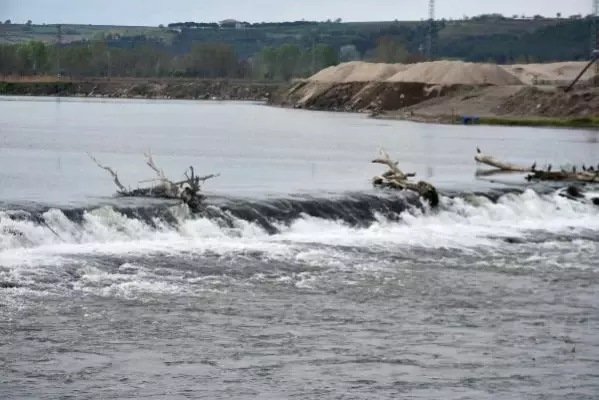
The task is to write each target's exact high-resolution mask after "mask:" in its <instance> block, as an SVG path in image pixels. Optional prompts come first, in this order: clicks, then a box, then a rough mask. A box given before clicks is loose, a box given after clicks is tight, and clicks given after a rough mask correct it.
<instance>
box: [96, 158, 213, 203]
mask: <svg viewBox="0 0 599 400" xmlns="http://www.w3.org/2000/svg"><path fill="white" fill-rule="evenodd" d="M88 156H89V157H90V158H91V159H92V161H93V162H94V163H95V164H96V165H97V166H98V167H100V168H102V169H103V170H105V171H107V172H108V173H109V174H110V175H111V176H112V179H113V181H114V184H115V185H116V186H117V187H118V190H117V195H119V196H123V197H150V198H156V199H171V200H180V201H182V202H183V203H185V204H187V206H188V207H189V208H190V209H191V210H192V211H193V212H197V211H198V210H199V209H200V206H201V203H202V200H203V199H204V195H203V194H202V193H201V186H200V183H203V182H205V181H207V180H208V179H212V178H215V177H217V176H219V175H220V174H211V175H206V176H196V175H195V171H194V168H193V167H192V166H190V167H189V174H188V173H187V171H185V179H184V180H181V181H177V182H173V181H171V180H170V179H168V178H167V177H166V175H165V174H164V171H163V170H162V169H160V168H158V166H157V165H156V164H155V163H154V159H153V158H152V153H151V152H148V153H147V154H144V156H145V157H146V165H147V166H148V167H150V168H151V169H152V170H153V171H154V173H155V174H156V176H157V178H155V179H149V180H145V181H141V182H139V183H148V182H154V185H153V186H150V187H142V188H136V189H131V188H130V187H129V188H127V187H125V185H123V184H122V183H121V181H120V180H119V176H118V174H117V172H116V170H114V169H113V168H111V167H109V166H106V165H103V164H102V163H100V162H99V161H98V160H97V159H96V158H95V157H94V156H92V155H91V154H89V153H88Z"/></svg>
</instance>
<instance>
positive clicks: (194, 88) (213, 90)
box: [0, 78, 287, 101]
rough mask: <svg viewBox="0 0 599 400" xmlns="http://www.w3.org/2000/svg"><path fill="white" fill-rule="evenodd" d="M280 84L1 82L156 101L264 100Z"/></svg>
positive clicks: (36, 90)
mask: <svg viewBox="0 0 599 400" xmlns="http://www.w3.org/2000/svg"><path fill="white" fill-rule="evenodd" d="M286 88H287V86H283V85H282V84H279V83H256V82H251V81H227V80H210V79H205V80H197V79H196V80H179V79H138V78H115V79H84V80H69V81H66V82H63V81H58V82H0V94H3V95H36V96H77V97H116V98H147V99H152V98H157V99H190V100H192V99H193V100H195V99H218V100H253V101H263V100H268V99H270V98H272V97H273V96H274V95H276V94H278V93H279V92H280V91H282V90H284V89H286Z"/></svg>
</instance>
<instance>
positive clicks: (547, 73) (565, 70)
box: [501, 61, 595, 85]
mask: <svg viewBox="0 0 599 400" xmlns="http://www.w3.org/2000/svg"><path fill="white" fill-rule="evenodd" d="M586 64H587V62H586V61H564V62H555V63H548V64H512V65H502V66H501V67H502V68H503V69H505V70H506V71H508V72H510V73H511V74H513V75H515V76H517V77H518V78H519V79H520V80H521V81H522V82H523V83H525V84H527V85H531V84H535V83H539V84H543V83H547V84H566V83H569V82H572V81H573V80H574V78H576V76H577V75H578V74H579V73H580V71H582V69H583V68H584V67H585V66H586ZM594 75H595V69H594V68H589V69H588V70H587V71H586V72H585V73H584V74H583V75H582V77H581V79H582V80H588V79H591V78H592V77H593V76H594Z"/></svg>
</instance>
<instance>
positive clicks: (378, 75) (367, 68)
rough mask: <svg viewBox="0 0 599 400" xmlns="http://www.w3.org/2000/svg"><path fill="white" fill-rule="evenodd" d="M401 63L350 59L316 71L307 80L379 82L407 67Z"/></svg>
mask: <svg viewBox="0 0 599 400" xmlns="http://www.w3.org/2000/svg"><path fill="white" fill-rule="evenodd" d="M407 68H408V66H407V65H403V64H384V63H368V62H361V61H350V62H346V63H343V64H339V65H336V66H332V67H328V68H325V69H323V70H322V71H320V72H318V73H316V74H315V75H313V76H312V77H310V78H309V79H308V80H310V81H313V82H326V83H340V82H379V81H384V80H386V79H387V78H389V77H391V76H393V75H395V74H396V73H398V72H399V71H403V70H405V69H407Z"/></svg>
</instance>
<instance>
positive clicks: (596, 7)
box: [591, 0, 599, 74]
mask: <svg viewBox="0 0 599 400" xmlns="http://www.w3.org/2000/svg"><path fill="white" fill-rule="evenodd" d="M591 18H592V19H591V57H596V54H595V52H596V50H599V41H598V40H597V28H598V26H597V25H598V23H599V21H598V20H599V0H593V12H592V13H591ZM595 73H597V74H599V63H598V62H596V63H595Z"/></svg>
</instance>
